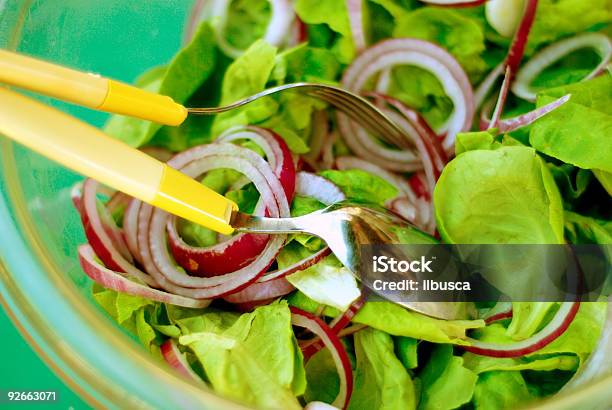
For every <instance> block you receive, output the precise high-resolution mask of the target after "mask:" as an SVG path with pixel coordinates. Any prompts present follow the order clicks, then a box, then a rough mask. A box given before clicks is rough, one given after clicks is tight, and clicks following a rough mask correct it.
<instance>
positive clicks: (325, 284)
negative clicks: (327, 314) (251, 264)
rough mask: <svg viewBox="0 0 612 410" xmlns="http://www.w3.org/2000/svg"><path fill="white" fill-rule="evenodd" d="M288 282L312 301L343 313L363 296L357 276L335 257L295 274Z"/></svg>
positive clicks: (288, 277) (288, 278) (329, 257)
mask: <svg viewBox="0 0 612 410" xmlns="http://www.w3.org/2000/svg"><path fill="white" fill-rule="evenodd" d="M287 280H288V281H289V283H291V284H292V285H293V286H295V287H296V288H297V289H299V290H300V291H301V292H302V293H304V294H305V295H306V296H308V297H309V298H311V299H312V300H314V301H316V302H318V303H322V304H324V305H327V306H331V307H334V308H336V309H338V310H341V311H344V310H347V309H348V308H349V306H350V305H351V303H353V302H354V301H355V299H357V298H358V297H359V296H360V295H361V292H360V290H359V286H358V285H357V280H356V279H355V276H354V275H353V274H352V273H351V272H350V271H349V270H348V269H346V268H345V267H344V266H342V265H341V264H340V263H339V262H338V260H337V259H336V257H335V256H328V257H327V258H325V259H324V260H323V261H321V262H319V263H317V264H316V265H314V266H311V267H310V268H308V269H305V270H303V271H299V272H296V273H293V274H291V275H289V276H287Z"/></svg>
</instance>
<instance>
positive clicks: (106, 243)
mask: <svg viewBox="0 0 612 410" xmlns="http://www.w3.org/2000/svg"><path fill="white" fill-rule="evenodd" d="M99 185H100V184H99V183H98V182H97V181H95V180H93V179H87V180H86V181H85V182H84V183H83V198H82V210H83V212H82V221H83V227H84V228H85V236H87V240H88V242H89V244H90V245H91V247H92V248H93V249H94V250H95V253H96V255H97V256H98V258H100V260H101V261H102V263H104V265H105V266H107V267H108V268H109V269H112V270H115V271H120V272H125V273H126V274H127V275H128V276H133V277H135V278H137V279H138V280H139V281H142V282H144V283H146V284H148V285H150V286H156V285H157V283H156V281H155V280H154V279H153V278H151V277H150V276H149V275H147V274H145V273H144V272H142V271H141V270H139V269H137V268H136V267H135V266H134V265H133V264H132V263H131V261H128V260H127V259H125V258H124V257H123V255H122V254H121V252H119V251H118V250H117V248H116V247H115V244H114V242H113V240H112V239H111V237H110V236H109V235H108V233H107V231H106V230H105V228H104V224H103V222H102V219H101V217H100V213H99V210H98V204H97V198H96V192H97V189H98V186H99ZM101 210H102V212H105V211H106V208H103V207H102V208H101Z"/></svg>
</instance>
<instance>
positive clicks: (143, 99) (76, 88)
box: [0, 50, 187, 125]
mask: <svg viewBox="0 0 612 410" xmlns="http://www.w3.org/2000/svg"><path fill="white" fill-rule="evenodd" d="M0 82H1V83H5V84H10V85H13V86H16V87H19V88H24V89H27V90H30V91H34V92H37V93H41V94H45V95H48V96H50V97H54V98H57V99H60V100H64V101H69V102H72V103H75V104H79V105H84V106H86V107H89V108H93V109H95V110H100V111H107V112H112V113H115V114H123V115H128V116H131V117H136V118H142V119H143V120H149V121H154V122H158V123H160V124H165V125H180V124H181V123H183V121H185V118H186V117H187V110H186V109H185V107H183V106H182V105H181V104H178V103H176V102H175V101H174V100H173V99H172V98H170V97H167V96H163V95H159V94H155V93H151V92H149V91H145V90H142V89H140V88H137V87H133V86H131V85H127V84H124V83H121V82H118V81H114V80H109V79H108V78H103V77H100V76H98V75H95V74H88V73H83V72H80V71H76V70H72V69H70V68H66V67H62V66H58V65H55V64H51V63H48V62H45V61H41V60H37V59H35V58H31V57H26V56H24V55H21V54H17V53H13V52H10V51H6V50H0Z"/></svg>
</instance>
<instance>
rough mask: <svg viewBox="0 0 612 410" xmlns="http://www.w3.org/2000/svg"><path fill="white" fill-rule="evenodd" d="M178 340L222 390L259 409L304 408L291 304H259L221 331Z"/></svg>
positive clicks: (212, 382)
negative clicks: (296, 389) (297, 385)
mask: <svg viewBox="0 0 612 410" xmlns="http://www.w3.org/2000/svg"><path fill="white" fill-rule="evenodd" d="M179 342H180V343H181V344H182V345H185V346H188V347H189V348H190V349H191V350H192V351H193V353H194V354H195V356H196V357H197V359H198V360H199V361H200V363H201V364H202V367H203V368H204V371H205V373H206V377H207V379H208V380H209V381H210V383H211V385H212V386H213V388H214V389H215V390H216V391H217V392H218V393H220V394H222V395H224V396H227V397H231V398H234V399H237V400H240V401H243V402H247V403H250V404H252V405H254V406H256V407H258V408H269V409H288V408H289V409H293V408H295V409H299V408H301V406H300V405H299V403H298V402H297V400H296V399H295V397H294V393H293V390H292V388H293V385H294V384H293V383H294V378H295V374H296V369H295V366H296V360H295V355H296V354H297V352H296V344H295V341H294V336H293V330H292V328H291V314H290V312H289V309H288V307H287V304H286V303H284V302H280V303H274V304H271V305H267V306H262V307H259V308H257V309H255V311H253V312H252V313H248V314H244V315H242V316H240V318H238V320H236V321H235V322H234V323H233V325H231V327H229V328H227V329H226V330H224V331H223V332H221V333H215V332H211V331H204V332H198V333H191V334H188V335H185V336H181V337H180V338H179ZM297 364H299V367H302V365H301V363H297Z"/></svg>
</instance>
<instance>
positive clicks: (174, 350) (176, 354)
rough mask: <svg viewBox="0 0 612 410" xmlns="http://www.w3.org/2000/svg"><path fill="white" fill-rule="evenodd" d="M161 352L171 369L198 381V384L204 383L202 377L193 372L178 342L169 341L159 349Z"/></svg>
mask: <svg viewBox="0 0 612 410" xmlns="http://www.w3.org/2000/svg"><path fill="white" fill-rule="evenodd" d="M159 348H160V350H161V354H162V356H163V357H164V360H166V363H168V364H169V365H170V367H172V368H174V369H175V370H177V371H178V372H179V373H180V374H181V375H183V376H184V377H186V378H188V379H192V380H196V381H198V382H202V379H200V376H198V375H197V374H196V372H194V371H193V369H192V368H191V366H190V365H189V363H188V362H187V359H186V358H185V355H184V354H183V353H181V351H180V350H179V348H178V346H177V345H176V342H175V341H174V340H173V339H168V340H166V341H165V342H164V343H162V344H161V346H160V347H159Z"/></svg>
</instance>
